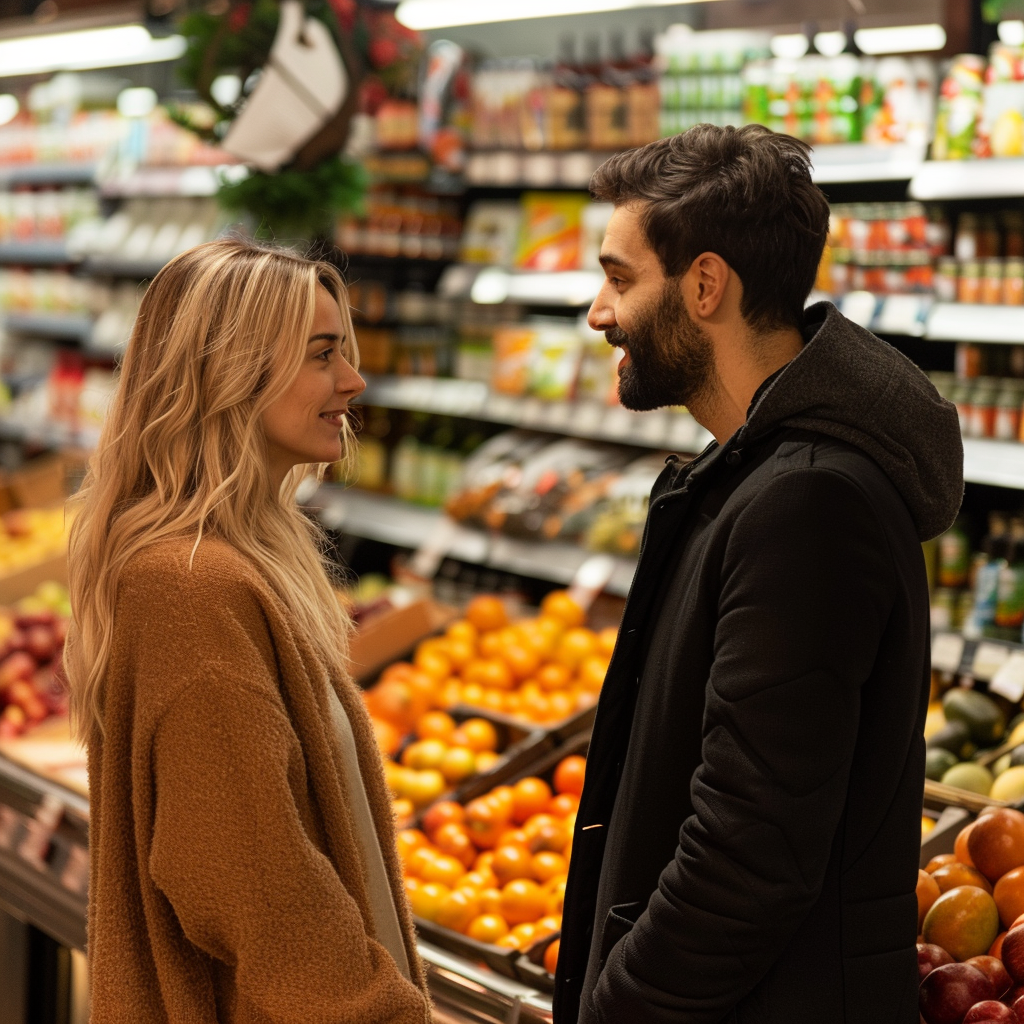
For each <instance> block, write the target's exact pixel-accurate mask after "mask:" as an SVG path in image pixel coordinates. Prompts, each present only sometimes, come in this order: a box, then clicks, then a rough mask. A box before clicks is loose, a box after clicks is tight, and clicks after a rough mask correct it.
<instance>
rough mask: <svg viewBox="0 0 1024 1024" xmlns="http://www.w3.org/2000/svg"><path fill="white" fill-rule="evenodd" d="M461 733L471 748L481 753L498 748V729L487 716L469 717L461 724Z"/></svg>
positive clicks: (466, 744)
mask: <svg viewBox="0 0 1024 1024" xmlns="http://www.w3.org/2000/svg"><path fill="white" fill-rule="evenodd" d="M459 734H460V736H461V738H462V740H463V742H464V744H465V746H467V747H469V749H470V750H475V751H477V752H478V753H479V752H481V751H484V750H487V751H495V750H497V749H498V730H497V729H495V728H494V726H493V725H492V724H491V723H490V722H488V721H487V719H486V718H467V719H466V721H464V722H463V723H462V725H461V726H459Z"/></svg>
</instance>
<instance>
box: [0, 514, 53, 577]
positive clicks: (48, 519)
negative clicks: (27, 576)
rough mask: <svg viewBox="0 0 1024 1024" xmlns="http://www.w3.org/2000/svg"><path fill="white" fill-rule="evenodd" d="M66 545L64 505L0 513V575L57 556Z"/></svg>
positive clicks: (6, 574) (5, 574)
mask: <svg viewBox="0 0 1024 1024" xmlns="http://www.w3.org/2000/svg"><path fill="white" fill-rule="evenodd" d="M66 545H67V534H66V532H65V513H64V509H63V507H61V508H45V509H44V508H39V509H14V510H12V511H10V512H5V513H4V514H3V515H2V516H0V577H3V576H8V575H10V574H11V573H14V572H18V571H19V570H21V569H24V568H26V567H28V566H30V565H37V564H38V563H40V562H44V561H46V560H47V559H48V558H52V557H53V556H54V555H59V554H60V553H61V552H62V551H63V550H64V549H65V547H66Z"/></svg>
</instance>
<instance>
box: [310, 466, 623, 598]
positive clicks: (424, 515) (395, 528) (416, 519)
mask: <svg viewBox="0 0 1024 1024" xmlns="http://www.w3.org/2000/svg"><path fill="white" fill-rule="evenodd" d="M308 504H309V506H310V507H311V508H314V509H318V510H319V512H320V519H321V521H322V522H323V524H324V526H326V527H327V528H328V529H331V530H336V531H338V532H340V533H349V534H352V535H354V536H357V537H364V538H366V539H367V540H378V541H383V542H384V543H385V544H394V545H396V546H397V547H403V548H411V549H414V550H417V549H419V548H420V547H421V546H423V545H424V544H431V543H435V542H436V543H441V541H440V540H438V538H443V547H444V551H445V554H446V555H447V556H448V557H450V558H454V559H457V560H458V561H460V562H471V563H473V564H475V565H486V566H489V567H490V568H492V569H500V570H502V571H503V572H514V573H518V574H519V575H521V576H530V577H533V578H535V579H542V580H550V581H551V582H552V583H560V584H563V585H565V584H568V583H571V582H572V580H573V578H574V577H575V575H576V573H577V572H578V570H579V568H580V566H581V565H583V563H584V562H585V561H586V560H587V559H588V558H590V557H591V556H592V555H593V552H592V551H586V550H584V549H583V548H581V547H579V546H577V545H575V544H566V543H560V542H557V541H526V540H517V539H515V538H512V537H505V536H502V535H500V534H495V535H492V534H487V533H484V532H482V531H480V530H473V529H469V528H468V527H464V526H460V525H459V524H457V523H454V522H452V521H451V520H449V519H448V518H447V517H446V516H445V515H444V513H443V512H441V511H440V510H439V509H431V508H422V507H420V506H417V505H410V504H409V503H407V502H404V501H399V500H398V499H396V498H389V497H386V496H384V495H380V494H372V493H369V492H367V491H359V490H356V489H352V488H348V489H345V488H342V487H340V486H338V485H332V484H325V485H324V486H323V487H321V488H320V489H319V490H318V491H317V492H316V494H314V496H313V497H312V499H311V500H310V501H309V503H308ZM615 562H616V564H615V569H614V572H613V574H612V578H611V580H610V582H609V583H608V586H607V587H606V589H607V590H608V592H609V593H612V594H618V595H620V596H625V595H626V594H627V593H628V592H629V587H630V585H631V583H632V581H633V573H634V571H635V569H636V563H635V562H634V561H632V560H631V559H628V558H617V559H616V560H615Z"/></svg>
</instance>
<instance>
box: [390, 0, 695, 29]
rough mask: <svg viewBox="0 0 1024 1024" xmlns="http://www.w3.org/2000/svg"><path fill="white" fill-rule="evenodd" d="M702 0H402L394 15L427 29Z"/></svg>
mask: <svg viewBox="0 0 1024 1024" xmlns="http://www.w3.org/2000/svg"><path fill="white" fill-rule="evenodd" d="M697 2H699V0H491V2H490V3H486V4H483V3H480V0H402V2H401V3H400V4H399V5H398V9H397V10H396V11H395V17H396V18H397V19H398V20H399V21H400V22H401V23H402V24H403V25H405V27H406V28H411V29H416V30H417V31H421V32H422V31H428V30H430V29H435V28H449V27H451V26H453V25H483V24H490V23H493V22H496V21H520V20H522V19H524V18H551V17H555V16H557V15H564V14H595V13H598V12H600V11H628V10H632V9H634V8H638V7H674V6H676V5H677V4H680V3H697Z"/></svg>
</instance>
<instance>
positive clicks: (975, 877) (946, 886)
mask: <svg viewBox="0 0 1024 1024" xmlns="http://www.w3.org/2000/svg"><path fill="white" fill-rule="evenodd" d="M932 878H934V879H935V881H936V883H937V884H938V886H939V891H940V892H949V890H950V889H955V888H956V887H957V886H959V885H976V886H977V887H978V888H979V889H984V890H985V892H988V893H990V892H992V886H991V884H990V883H989V880H988V879H987V878H986V877H985V876H984V875H983V874H982V873H981V872H980V871H979V870H978V869H977V868H970V867H968V866H967V865H966V864H960V863H954V864H947V865H946V866H945V867H941V868H939V869H938V870H937V871H933V872H932Z"/></svg>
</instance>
